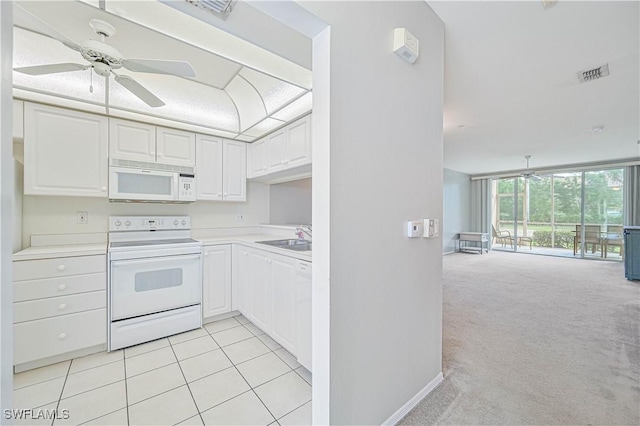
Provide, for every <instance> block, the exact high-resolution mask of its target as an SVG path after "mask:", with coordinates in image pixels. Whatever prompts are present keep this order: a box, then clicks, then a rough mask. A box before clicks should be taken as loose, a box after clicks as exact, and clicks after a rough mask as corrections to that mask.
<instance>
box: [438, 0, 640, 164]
mask: <svg viewBox="0 0 640 426" xmlns="http://www.w3.org/2000/svg"><path fill="white" fill-rule="evenodd" d="M429 4H430V5H431V7H432V8H433V9H434V10H435V12H436V13H437V14H438V15H439V16H440V18H441V19H442V20H443V21H444V23H445V100H444V104H445V111H444V115H445V117H444V121H445V128H444V143H445V146H444V153H445V154H444V163H445V167H446V168H449V169H453V170H457V171H460V172H464V173H469V174H483V173H493V172H501V171H510V170H517V169H523V168H524V167H525V163H524V156H525V155H527V154H530V155H532V157H531V167H532V168H533V169H535V168H543V167H551V166H560V165H571V164H580V163H592V162H603V161H609V160H619V159H640V145H639V144H638V140H639V139H640V130H639V129H640V109H639V103H640V72H639V64H640V57H639V55H640V41H639V40H640V33H639V23H640V9H639V6H640V3H638V2H637V1H620V2H617V1H564V0H558V1H557V2H556V3H551V4H552V5H551V6H547V7H545V6H544V5H543V3H542V2H541V1H499V2H489V1H466V2H465V1H463V2H457V1H442V2H439V1H433V2H429ZM602 64H609V70H610V75H609V76H608V77H605V78H601V79H598V80H595V81H590V82H587V83H580V82H579V81H578V77H577V73H578V72H579V71H581V70H585V69H591V68H594V67H597V66H600V65H602ZM597 126H604V127H603V131H602V132H600V133H592V132H591V131H590V129H592V128H594V127H597Z"/></svg>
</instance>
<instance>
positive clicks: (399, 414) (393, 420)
mask: <svg viewBox="0 0 640 426" xmlns="http://www.w3.org/2000/svg"><path fill="white" fill-rule="evenodd" d="M442 379H443V375H442V372H440V373H438V375H437V376H436V377H434V378H433V380H431V381H430V382H429V383H427V386H425V387H423V388H422V389H420V390H419V391H418V393H417V394H415V395H414V396H413V398H411V399H410V400H409V401H407V402H406V404H404V405H403V406H402V407H400V409H398V411H396V412H395V413H393V414H392V415H391V417H389V418H388V419H387V420H385V421H384V422H382V424H383V425H384V426H393V425H396V424H398V422H399V421H400V420H402V419H403V418H404V416H406V415H407V414H409V411H411V410H413V408H414V407H415V406H416V405H418V403H420V401H422V400H423V399H424V397H425V396H427V395H428V394H429V393H430V392H431V391H432V390H433V389H435V387H436V386H438V385H439V384H440V382H442Z"/></svg>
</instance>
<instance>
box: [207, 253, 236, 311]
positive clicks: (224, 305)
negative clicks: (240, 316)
mask: <svg viewBox="0 0 640 426" xmlns="http://www.w3.org/2000/svg"><path fill="white" fill-rule="evenodd" d="M203 255H204V256H203V261H202V267H203V271H202V280H203V282H202V293H203V294H202V296H203V297H202V316H203V318H209V317H213V316H215V315H220V314H226V313H227V312H231V245H229V244H225V245H215V246H204V247H203Z"/></svg>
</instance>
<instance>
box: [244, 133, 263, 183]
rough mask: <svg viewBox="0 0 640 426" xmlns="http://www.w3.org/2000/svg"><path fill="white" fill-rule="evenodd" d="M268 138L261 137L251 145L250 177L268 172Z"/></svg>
mask: <svg viewBox="0 0 640 426" xmlns="http://www.w3.org/2000/svg"><path fill="white" fill-rule="evenodd" d="M266 142H267V140H266V139H261V140H259V141H257V142H254V143H252V144H251V145H249V148H248V149H249V155H248V157H249V166H248V177H249V178H254V177H258V176H264V175H265V174H267V145H266Z"/></svg>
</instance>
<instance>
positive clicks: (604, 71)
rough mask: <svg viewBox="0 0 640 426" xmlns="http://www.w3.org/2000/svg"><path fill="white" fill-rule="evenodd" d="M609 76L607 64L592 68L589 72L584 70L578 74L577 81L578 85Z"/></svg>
mask: <svg viewBox="0 0 640 426" xmlns="http://www.w3.org/2000/svg"><path fill="white" fill-rule="evenodd" d="M608 75H609V64H604V65H600V66H599V67H598V68H592V69H590V70H584V71H580V72H578V80H579V81H580V83H586V82H587V81H591V80H597V79H599V78H602V77H606V76H608Z"/></svg>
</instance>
